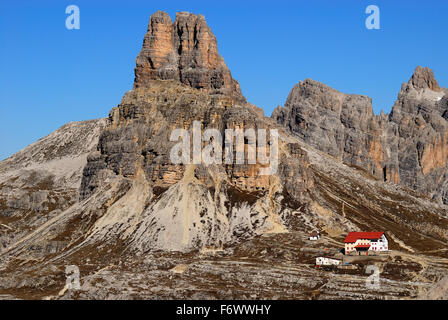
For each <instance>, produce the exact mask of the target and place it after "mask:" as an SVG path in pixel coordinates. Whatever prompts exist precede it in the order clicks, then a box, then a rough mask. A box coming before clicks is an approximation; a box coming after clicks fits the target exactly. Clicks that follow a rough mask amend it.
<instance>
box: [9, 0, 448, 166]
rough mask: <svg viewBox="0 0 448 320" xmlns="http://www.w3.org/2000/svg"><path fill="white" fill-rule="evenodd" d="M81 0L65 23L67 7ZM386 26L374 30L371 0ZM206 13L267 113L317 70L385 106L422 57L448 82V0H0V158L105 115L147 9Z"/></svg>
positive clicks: (131, 59)
mask: <svg viewBox="0 0 448 320" xmlns="http://www.w3.org/2000/svg"><path fill="white" fill-rule="evenodd" d="M70 4H75V5H77V6H78V7H79V8H80V20H81V28H80V30H67V29H66V27H65V20H66V17H67V16H68V15H67V14H66V13H65V8H66V7H67V6H68V5H70ZM371 4H374V5H377V6H378V7H379V8H380V19H381V20H380V28H381V29H380V30H367V28H366V27H365V20H366V18H367V16H368V14H366V13H365V10H366V7H367V6H368V5H371ZM157 10H164V11H167V12H168V13H169V14H170V15H171V17H173V18H174V16H175V13H176V12H177V11H190V12H193V13H199V14H203V15H205V17H206V19H207V22H208V24H209V26H210V27H211V28H212V30H213V32H214V33H215V35H216V37H217V39H218V48H219V51H220V53H221V55H222V56H223V57H224V59H225V61H226V63H227V65H228V66H229V68H230V70H231V71H232V74H233V77H234V78H235V79H237V80H238V81H239V82H240V84H241V88H242V90H243V93H244V95H245V96H246V97H247V99H248V101H250V102H251V103H254V104H256V105H258V106H259V107H262V108H263V109H264V110H265V114H267V115H270V114H271V112H272V110H273V109H274V108H275V107H276V106H277V105H283V103H284V102H285V100H286V97H287V95H288V93H289V91H290V90H291V88H292V87H293V86H294V84H296V83H298V82H299V81H300V80H303V79H306V78H312V79H315V80H318V81H321V82H323V83H325V84H327V85H329V86H331V87H334V88H335V89H338V90H340V91H343V92H346V93H358V94H365V95H368V96H370V97H371V98H372V99H373V105H374V110H375V112H376V113H378V112H380V110H384V111H385V112H389V111H390V109H391V107H392V105H393V103H394V101H395V99H396V97H397V93H398V91H399V90H400V87H401V83H403V82H406V81H407V80H408V79H409V77H410V76H411V75H412V72H413V70H414V68H415V67H416V66H417V65H422V66H429V67H431V68H432V69H433V70H434V72H435V75H436V78H437V79H438V80H439V84H440V85H441V86H444V87H448V60H447V52H448V41H447V36H448V32H447V31H448V1H446V0H439V1H437V0H426V1H416V0H402V1H400V0H384V1H383V0H381V1H379V0H370V1H364V0H341V1H338V0H328V1H324V0H317V1H316V0H313V1H299V0H295V1H284V0H276V1H262V0H257V1H253V0H238V1H234V0H231V1H228V0H222V1H213V0H207V1H206V0H202V1H195V0H190V1H188V0H182V1H174V0H173V1H170V0H160V1H154V0H126V1H113V0H108V1H95V0H70V1H65V0H53V1H50V0H40V1H34V0H28V1H25V0H14V1H12V0H2V1H0V159H4V158H6V157H7V156H9V155H11V154H13V153H15V152H17V151H19V150H20V149H22V148H24V147H25V146H27V145H28V144H30V143H32V142H34V141H36V140H38V139H39V138H41V137H43V136H45V135H47V134H49V133H50V132H51V131H53V130H55V129H57V128H58V127H60V126H61V125H63V124H65V123H67V122H70V121H78V120H87V119H93V118H100V117H105V116H107V115H108V113H109V111H110V109H111V108H112V107H114V106H116V105H118V104H119V103H120V100H121V97H122V96H123V94H124V93H125V92H126V91H127V90H130V89H131V88H132V83H133V79H134V74H133V72H134V66H135V58H136V56H137V54H138V52H139V51H140V48H141V45H142V41H143V36H144V34H145V32H146V29H147V24H148V19H149V16H150V15H151V14H152V13H153V12H155V11H157Z"/></svg>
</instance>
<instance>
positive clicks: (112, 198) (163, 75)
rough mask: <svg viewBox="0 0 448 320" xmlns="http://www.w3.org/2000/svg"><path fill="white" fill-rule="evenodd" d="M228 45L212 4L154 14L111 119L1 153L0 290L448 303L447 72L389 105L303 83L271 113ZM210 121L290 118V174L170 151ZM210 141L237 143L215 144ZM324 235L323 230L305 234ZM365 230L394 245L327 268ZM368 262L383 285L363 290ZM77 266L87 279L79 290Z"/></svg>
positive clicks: (238, 123) (285, 164)
mask: <svg viewBox="0 0 448 320" xmlns="http://www.w3.org/2000/svg"><path fill="white" fill-rule="evenodd" d="M217 48H218V46H217V41H216V38H215V36H214V35H213V33H212V32H211V30H210V28H209V27H208V26H207V23H206V21H205V18H204V17H203V16H200V15H199V16H198V15H194V14H190V13H178V14H177V15H176V19H175V21H174V22H173V21H172V20H171V18H170V17H169V16H168V14H166V13H164V12H156V13H155V14H153V15H152V16H151V18H150V21H149V26H148V30H147V33H146V35H145V37H144V41H143V47H142V50H141V52H140V54H139V55H138V57H137V60H136V68H135V82H134V87H133V89H132V90H131V91H129V92H127V93H126V94H125V95H124V97H123V99H122V101H121V103H120V104H119V105H118V106H117V107H114V108H112V110H111V112H110V114H109V117H108V118H107V119H99V120H92V121H85V122H79V123H70V124H67V125H66V126H64V127H62V128H60V129H58V130H57V131H55V132H53V133H52V134H50V135H49V136H47V137H45V138H43V139H41V140H39V141H37V142H36V143H35V144H33V145H31V146H29V147H27V148H25V149H24V150H22V151H21V152H19V153H17V154H15V155H13V156H11V157H10V158H8V159H6V160H4V161H3V162H1V163H0V232H1V233H0V240H1V244H2V247H1V249H0V250H1V251H0V297H2V298H5V299H12V298H25V299H215V298H218V299H262V298H270V299H403V298H406V299H407V298H443V297H444V296H443V294H444V291H443V290H445V289H444V288H445V287H446V286H445V282H446V280H443V277H444V276H445V275H446V274H447V272H448V245H447V242H448V232H447V230H448V210H447V206H446V191H447V189H446V186H447V181H448V179H446V178H444V175H445V174H446V158H447V155H446V152H445V149H444V148H446V137H447V136H446V132H447V131H446V128H447V127H446V125H447V118H448V116H447V112H448V111H447V110H448V109H447V105H446V103H447V96H444V97H442V93H444V92H446V91H444V90H446V89H440V88H439V86H438V84H437V82H436V81H435V79H434V77H433V75H432V72H431V71H430V70H428V69H422V68H417V69H416V71H415V73H414V76H413V77H412V79H411V80H410V81H409V83H408V84H407V85H404V86H403V89H402V92H401V93H400V96H399V99H398V101H397V103H396V104H395V106H394V109H393V111H392V113H391V115H388V116H386V115H379V116H375V115H374V114H373V111H372V108H371V101H370V99H369V98H367V97H364V96H355V95H345V94H342V93H339V92H337V91H336V90H333V89H331V88H329V87H327V86H325V85H323V84H320V83H318V82H315V81H313V80H305V81H304V82H301V83H300V84H298V85H297V86H296V87H295V88H294V89H293V91H292V92H291V94H290V96H289V97H288V100H287V103H286V105H285V107H284V108H280V109H277V110H276V111H275V112H274V113H273V116H272V117H271V118H269V117H265V116H264V114H263V111H262V110H261V109H259V108H257V107H256V106H254V105H252V104H250V103H248V102H246V99H245V98H244V96H243V94H242V92H241V90H240V87H239V85H238V82H237V81H236V80H234V79H233V78H232V75H231V72H230V70H229V69H228V67H227V66H226V64H225V62H224V60H223V58H222V57H221V56H220V55H219V53H218V49H217ZM439 98H440V99H439ZM195 121H200V122H201V128H199V131H201V130H204V129H205V128H214V129H216V130H217V131H218V132H221V133H222V135H223V136H224V135H225V131H226V130H227V129H254V130H258V129H266V130H267V131H268V132H272V131H273V130H277V131H278V134H279V137H278V160H279V163H278V170H277V171H276V172H275V173H274V174H272V175H260V174H259V172H260V170H261V169H265V168H266V167H267V164H266V163H260V162H257V163H248V162H245V163H243V164H238V163H234V162H231V163H227V162H224V163H223V164H220V163H217V164H211V165H206V164H204V163H202V164H194V163H192V164H175V163H172V162H171V158H170V154H171V153H170V152H171V150H172V149H173V147H174V145H175V144H176V142H173V141H170V134H171V132H173V130H175V129H179V128H183V129H189V130H194V123H195ZM417 123H419V124H418V125H417ZM190 132H191V131H190ZM191 138H192V139H194V133H193V137H191ZM249 138H250V137H246V138H245V139H244V141H243V142H244V152H243V154H244V155H245V156H246V158H247V156H248V154H249V153H248V151H249V148H250V143H249ZM273 139H274V138H273V136H270V135H269V134H268V141H267V154H269V155H271V154H274V153H275V151H274V148H273V143H274V140H273ZM444 139H445V140H444ZM213 143H218V145H219V144H220V145H223V144H224V142H222V141H221V143H219V141H214V140H210V139H204V140H202V141H201V147H203V148H206V147H207V146H210V145H211V144H213ZM223 147H224V145H223ZM414 149H415V150H414ZM258 150H260V145H258V148H257V151H258ZM406 150H410V151H409V153H406V152H405V151H406ZM411 151H412V152H411ZM236 152H237V150H232V154H234V153H236ZM192 156H193V157H194V156H195V154H194V152H193V155H192ZM315 230H320V232H321V233H322V235H323V237H322V238H321V239H320V240H319V241H317V242H310V241H308V240H307V235H308V234H309V233H310V232H311V231H315ZM354 230H384V231H385V232H386V236H387V237H388V239H389V244H390V248H391V252H390V253H388V254H387V255H385V256H380V257H372V258H371V259H367V260H365V259H361V260H360V261H358V262H357V263H355V268H354V269H347V270H345V269H334V270H320V269H316V268H315V266H314V261H315V258H316V257H317V256H320V255H336V256H338V255H339V256H340V255H341V253H340V249H341V248H342V247H343V240H344V237H345V235H346V233H347V232H349V231H354ZM368 264H375V265H377V266H378V267H379V268H380V271H381V280H380V284H381V286H380V289H375V290H373V289H369V288H368V287H367V286H366V279H367V277H368V274H367V273H366V266H367V265H368ZM71 265H75V266H77V267H78V268H79V270H80V275H81V278H80V282H81V288H80V289H79V290H74V289H70V288H68V287H67V286H66V273H65V268H66V267H67V266H71ZM439 281H440V282H439ZM444 281H445V282H444ZM436 283H438V284H437V285H436ZM445 296H446V295H445Z"/></svg>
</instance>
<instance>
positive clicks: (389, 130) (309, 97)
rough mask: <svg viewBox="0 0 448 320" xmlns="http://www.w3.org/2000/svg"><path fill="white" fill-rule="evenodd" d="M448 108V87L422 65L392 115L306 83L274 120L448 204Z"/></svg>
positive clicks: (375, 172) (358, 98)
mask: <svg viewBox="0 0 448 320" xmlns="http://www.w3.org/2000/svg"><path fill="white" fill-rule="evenodd" d="M446 110H447V95H446V89H441V88H440V87H439V85H438V83H437V80H436V79H435V78H434V74H433V72H432V70H430V69H428V68H421V67H417V68H416V69H415V72H414V74H413V75H412V77H411V79H410V80H409V82H408V83H407V84H403V86H402V89H401V91H400V93H399V95H398V100H397V101H396V103H395V105H394V107H393V109H392V112H391V114H390V115H385V114H381V115H378V116H375V115H374V114H373V110H372V103H371V100H370V99H369V98H367V97H365V96H359V95H347V94H343V93H340V92H338V91H336V90H334V89H331V88H329V87H327V86H325V85H323V84H321V83H319V82H316V81H313V80H305V81H303V82H300V83H299V84H298V85H296V86H295V87H294V88H293V89H292V91H291V93H290V95H289V97H288V99H287V101H286V104H285V107H284V108H277V109H276V110H275V111H274V112H273V114H272V118H274V119H275V120H276V121H277V122H278V123H279V124H281V125H283V126H286V127H287V128H288V129H289V130H291V131H292V132H294V133H295V134H297V135H298V136H300V137H301V138H302V139H303V140H304V141H305V142H307V143H309V144H311V145H313V146H314V147H316V148H318V149H319V150H322V151H324V152H327V153H329V154H330V155H332V156H334V157H336V158H338V159H339V160H341V161H343V162H346V163H348V164H350V165H354V166H359V167H361V168H364V169H365V170H367V171H368V172H370V173H372V174H373V175H375V176H377V177H380V178H381V179H383V180H384V181H388V182H392V183H398V184H402V185H404V186H406V187H410V188H412V189H414V190H416V191H418V192H420V193H422V194H425V195H428V196H430V197H432V198H434V199H437V200H438V201H441V202H444V203H447V202H448V198H447V192H448V189H447V182H446V181H447V169H448V167H447V163H448V162H447V161H448V160H447V157H448V153H447V151H448V140H447V133H448V122H447V121H446V120H447V111H446Z"/></svg>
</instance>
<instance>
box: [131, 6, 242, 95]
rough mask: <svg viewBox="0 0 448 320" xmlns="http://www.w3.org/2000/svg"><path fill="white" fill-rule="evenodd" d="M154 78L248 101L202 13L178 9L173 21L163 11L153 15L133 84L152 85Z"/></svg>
mask: <svg viewBox="0 0 448 320" xmlns="http://www.w3.org/2000/svg"><path fill="white" fill-rule="evenodd" d="M152 80H177V81H179V82H181V83H183V84H184V85H187V86H190V87H192V88H195V89H201V90H208V91H210V93H211V94H222V95H226V96H231V97H233V98H234V99H235V101H236V102H245V99H244V97H243V95H242V93H241V89H240V86H239V84H238V82H237V81H236V80H234V79H233V78H232V75H231V73H230V70H229V68H228V67H227V65H226V63H225V62H224V59H223V58H222V57H221V55H220V54H219V53H218V45H217V41H216V37H215V35H214V34H213V32H212V31H211V29H210V28H209V26H208V25H207V22H206V20H205V18H204V16H202V15H195V14H191V13H188V12H178V13H177V14H176V19H175V21H174V23H173V22H172V20H171V18H170V16H169V15H168V14H167V13H166V12H163V11H157V12H156V13H154V14H153V15H152V16H151V18H150V20H149V25H148V31H147V33H146V35H145V38H144V41H143V48H142V50H141V52H140V54H139V55H138V57H137V60H136V68H135V82H134V86H135V87H136V88H138V87H145V86H149V85H150V82H151V81H152Z"/></svg>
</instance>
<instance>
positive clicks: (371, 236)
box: [344, 232, 384, 243]
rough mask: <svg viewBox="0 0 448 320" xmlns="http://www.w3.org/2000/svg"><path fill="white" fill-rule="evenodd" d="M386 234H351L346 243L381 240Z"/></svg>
mask: <svg viewBox="0 0 448 320" xmlns="http://www.w3.org/2000/svg"><path fill="white" fill-rule="evenodd" d="M383 234H384V232H349V233H348V235H347V237H346V238H345V240H344V242H349V243H354V242H356V240H358V239H367V240H373V239H379V238H381V236H382V235H383Z"/></svg>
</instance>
